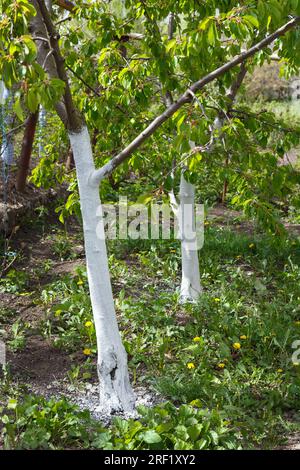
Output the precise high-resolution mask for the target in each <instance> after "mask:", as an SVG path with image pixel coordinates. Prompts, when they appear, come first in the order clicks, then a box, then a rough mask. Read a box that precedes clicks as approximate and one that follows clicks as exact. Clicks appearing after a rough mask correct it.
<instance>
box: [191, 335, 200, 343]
mask: <svg viewBox="0 0 300 470" xmlns="http://www.w3.org/2000/svg"><path fill="white" fill-rule="evenodd" d="M193 341H194V342H195V343H199V341H201V338H200V336H195V338H193Z"/></svg>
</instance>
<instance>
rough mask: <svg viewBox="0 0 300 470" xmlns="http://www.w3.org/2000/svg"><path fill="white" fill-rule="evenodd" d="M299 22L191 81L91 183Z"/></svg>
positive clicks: (92, 176) (91, 178) (109, 171)
mask: <svg viewBox="0 0 300 470" xmlns="http://www.w3.org/2000/svg"><path fill="white" fill-rule="evenodd" d="M299 23H300V17H295V18H293V19H292V20H290V21H289V22H288V23H286V24H284V25H283V26H281V27H280V28H279V29H277V30H276V31H275V32H274V33H272V34H270V35H269V36H267V37H266V38H264V39H263V40H262V41H259V42H258V43H257V44H256V45H254V46H252V47H251V48H250V49H248V50H247V51H245V52H243V53H242V54H240V55H238V56H236V57H235V58H234V59H232V60H231V61H229V62H227V63H226V64H224V65H222V66H221V67H219V68H217V69H216V70H214V71H213V72H211V73H209V74H208V75H206V76H205V77H203V78H201V79H200V80H198V81H197V82H195V83H193V85H191V87H190V88H188V89H187V90H186V91H185V93H183V94H182V95H181V97H180V98H179V99H178V101H176V102H175V103H173V104H172V105H171V106H169V107H168V108H167V109H166V110H165V111H164V112H163V113H162V114H160V115H159V116H157V117H156V118H155V119H154V120H153V121H152V122H151V124H150V125H149V126H148V127H146V129H144V130H143V132H141V134H139V135H138V136H137V137H136V138H135V139H134V140H133V141H132V142H131V143H130V144H129V145H128V146H127V147H126V148H125V149H124V150H122V151H121V152H120V153H119V154H118V155H116V156H115V157H113V158H112V159H111V160H110V161H109V162H108V163H106V164H105V165H104V166H103V167H102V168H100V169H98V170H95V172H94V173H93V174H92V175H91V177H90V180H91V183H92V184H99V183H100V181H101V180H102V179H103V178H105V177H106V176H107V175H109V174H110V173H111V172H112V171H113V170H114V169H115V168H116V167H118V166H119V165H120V164H121V163H122V162H123V161H124V160H126V159H127V158H128V157H130V155H132V153H133V152H134V151H135V150H137V149H138V148H139V147H140V146H141V145H142V144H143V143H144V142H145V141H146V140H147V139H148V138H149V137H150V136H151V135H152V134H153V133H154V132H155V131H156V129H158V128H159V127H160V126H161V125H162V124H163V123H164V122H165V121H167V120H168V119H169V118H170V117H172V116H173V115H174V114H175V113H176V111H177V110H178V109H180V108H181V107H182V106H184V105H185V104H186V103H189V102H190V101H191V100H192V99H193V95H194V93H195V92H197V91H199V90H201V89H202V88H204V87H205V86H206V85H207V84H208V83H211V82H212V81H213V80H215V79H216V78H218V77H220V76H221V75H224V73H226V72H228V71H229V70H230V69H232V68H233V67H235V66H237V65H239V64H241V63H242V62H245V60H246V59H248V58H249V57H252V56H253V55H255V54H256V53H257V52H259V51H260V50H262V49H263V48H265V47H267V46H268V45H269V44H271V43H272V42H273V41H274V40H275V39H277V38H279V37H280V36H283V35H284V34H285V33H287V32H288V31H290V30H291V29H293V28H294V27H295V26H297V25H298V24H299Z"/></svg>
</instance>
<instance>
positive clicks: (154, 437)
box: [142, 429, 161, 444]
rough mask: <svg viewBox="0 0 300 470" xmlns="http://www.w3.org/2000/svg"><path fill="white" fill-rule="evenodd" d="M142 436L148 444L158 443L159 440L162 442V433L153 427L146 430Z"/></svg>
mask: <svg viewBox="0 0 300 470" xmlns="http://www.w3.org/2000/svg"><path fill="white" fill-rule="evenodd" d="M142 437H143V440H144V441H145V442H147V444H157V443H158V442H161V437H160V435H159V434H158V433H157V432H156V431H154V430H153V429H151V430H149V431H146V432H144V434H143V435H142Z"/></svg>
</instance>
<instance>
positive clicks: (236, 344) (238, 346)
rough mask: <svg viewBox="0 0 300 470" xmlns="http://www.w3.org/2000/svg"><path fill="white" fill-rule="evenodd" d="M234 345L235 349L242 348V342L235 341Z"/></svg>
mask: <svg viewBox="0 0 300 470" xmlns="http://www.w3.org/2000/svg"><path fill="white" fill-rule="evenodd" d="M232 346H233V349H236V350H238V349H241V344H240V343H233V345H232Z"/></svg>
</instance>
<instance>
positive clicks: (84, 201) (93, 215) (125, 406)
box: [69, 127, 135, 413]
mask: <svg viewBox="0 0 300 470" xmlns="http://www.w3.org/2000/svg"><path fill="white" fill-rule="evenodd" d="M69 137H70V142H71V147H72V150H73V154H74V160H75V164H76V172H77V179H78V185H79V194H80V205H81V213H82V219H83V229H84V241H85V253H86V262H87V274H88V282H89V288H90V296H91V303H92V308H93V315H94V322H95V328H96V335H97V347H98V375H99V381H100V409H101V410H103V411H105V412H107V413H111V412H115V411H132V410H133V408H134V402H135V400H134V395H133V392H132V389H131V385H130V382H129V375H128V368H127V354H126V351H125V349H124V346H123V344H122V341H121V337H120V333H119V329H118V324H117V320H116V313H115V307H114V301H113V295H112V288H111V281H110V276H109V270H108V258H107V251H106V243H105V237H104V225H103V219H102V217H101V214H102V208H101V201H100V196H99V185H98V184H97V185H95V184H94V185H92V184H91V182H90V180H89V176H90V175H91V173H92V172H93V171H94V170H95V166H94V160H93V155H92V148H91V142H90V136H89V133H88V130H87V128H86V127H84V128H83V129H82V130H81V131H80V132H79V133H70V134H69Z"/></svg>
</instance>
